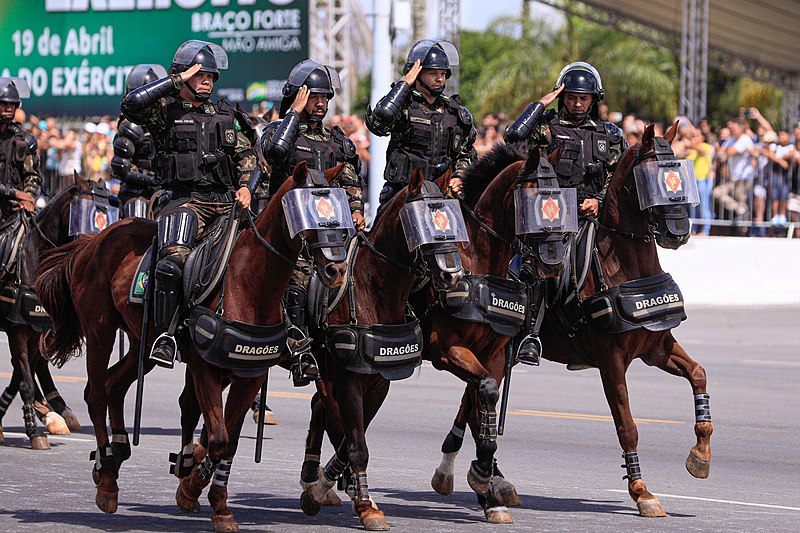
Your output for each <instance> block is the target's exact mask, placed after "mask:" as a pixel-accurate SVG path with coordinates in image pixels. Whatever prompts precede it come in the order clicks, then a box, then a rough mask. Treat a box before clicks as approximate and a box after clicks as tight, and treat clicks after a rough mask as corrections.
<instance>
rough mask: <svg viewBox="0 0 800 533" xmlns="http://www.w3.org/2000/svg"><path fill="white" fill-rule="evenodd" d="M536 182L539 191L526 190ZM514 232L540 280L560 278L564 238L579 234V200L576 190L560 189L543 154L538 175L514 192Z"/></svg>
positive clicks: (564, 254) (564, 255)
mask: <svg viewBox="0 0 800 533" xmlns="http://www.w3.org/2000/svg"><path fill="white" fill-rule="evenodd" d="M532 182H535V183H537V184H538V187H525V184H526V183H532ZM514 209H515V213H516V216H515V217H514V229H515V233H516V234H517V237H519V239H520V240H521V241H522V242H523V243H524V244H525V245H526V246H527V247H528V248H529V249H530V255H529V257H528V258H527V259H528V260H529V261H530V262H531V263H532V266H533V269H534V272H535V273H536V275H537V276H538V277H542V278H544V277H554V276H557V275H558V274H559V273H560V272H561V270H562V268H563V266H564V258H565V257H566V247H565V246H564V236H565V235H566V234H570V233H572V234H574V233H576V232H577V231H578V198H577V191H576V190H575V189H574V188H561V187H559V186H558V181H557V178H556V173H555V171H554V170H553V167H552V166H551V165H550V162H549V161H548V160H547V158H546V157H545V155H544V154H543V153H542V154H540V159H539V165H538V167H537V169H536V174H532V175H528V176H523V177H521V179H520V182H519V184H518V187H517V188H516V189H515V190H514Z"/></svg>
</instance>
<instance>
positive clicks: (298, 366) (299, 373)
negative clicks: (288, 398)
mask: <svg viewBox="0 0 800 533" xmlns="http://www.w3.org/2000/svg"><path fill="white" fill-rule="evenodd" d="M296 355H297V356H298V358H297V360H296V361H295V362H294V363H292V366H291V368H290V370H291V373H292V381H293V382H294V386H295V387H305V386H306V385H308V384H309V383H311V382H312V381H316V380H317V379H319V367H318V366H317V360H316V359H315V358H314V355H313V354H312V353H311V350H308V351H304V352H301V353H299V354H296Z"/></svg>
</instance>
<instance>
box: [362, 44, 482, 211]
mask: <svg viewBox="0 0 800 533" xmlns="http://www.w3.org/2000/svg"><path fill="white" fill-rule="evenodd" d="M456 65H458V51H457V50H456V48H455V46H453V43H451V42H449V41H439V40H434V39H424V40H422V41H417V42H416V43H415V44H414V46H413V47H411V51H409V53H408V58H407V60H406V65H405V68H404V69H403V74H404V75H403V77H402V78H401V79H400V81H398V82H397V83H396V84H394V86H393V87H392V89H391V90H390V91H389V94H387V95H386V96H384V97H383V98H381V100H380V101H379V102H378V103H377V104H376V105H375V109H370V108H367V117H366V118H367V120H366V122H367V128H369V130H370V131H371V132H372V133H374V134H375V135H378V136H382V137H383V136H386V135H391V137H390V140H389V148H388V149H387V151H386V160H387V161H386V170H385V171H384V174H383V176H384V179H385V180H386V184H385V185H384V187H383V189H382V190H381V194H380V203H381V205H384V204H386V202H388V201H389V200H390V199H391V198H392V197H393V196H394V195H395V194H396V193H397V192H398V191H399V190H400V189H402V188H403V187H405V186H406V184H407V183H408V179H409V177H410V176H411V172H412V171H413V170H414V168H416V167H421V168H422V171H423V173H424V174H425V179H428V180H435V179H437V178H438V177H439V176H441V175H442V174H444V173H445V171H447V169H448V168H450V169H452V170H453V179H452V180H451V181H450V187H451V188H452V190H453V192H455V193H456V194H460V192H461V189H462V183H461V176H462V175H463V173H464V171H465V170H466V169H467V167H469V166H470V164H472V162H473V160H474V157H475V151H474V149H473V144H474V143H475V138H476V137H477V132H476V130H475V126H474V125H473V123H472V122H473V120H472V115H471V114H470V112H469V110H467V108H466V107H464V106H462V105H461V100H460V99H459V97H458V95H453V96H451V97H447V96H444V94H443V93H444V89H445V84H446V82H447V79H448V78H450V76H451V75H452V67H454V66H456Z"/></svg>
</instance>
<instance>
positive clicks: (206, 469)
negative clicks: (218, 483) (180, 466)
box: [197, 455, 219, 481]
mask: <svg viewBox="0 0 800 533" xmlns="http://www.w3.org/2000/svg"><path fill="white" fill-rule="evenodd" d="M217 465H219V462H216V463H215V462H214V461H212V460H211V457H209V456H208V455H206V456H205V457H204V458H203V462H202V463H200V464H199V465H197V475H198V476H200V479H202V480H203V481H208V480H209V479H211V475H212V474H213V473H214V471H215V470H216V469H217Z"/></svg>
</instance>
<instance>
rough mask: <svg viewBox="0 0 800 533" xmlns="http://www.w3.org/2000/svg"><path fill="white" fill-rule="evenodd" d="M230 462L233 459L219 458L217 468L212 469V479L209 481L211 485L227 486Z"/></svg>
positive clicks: (231, 462)
mask: <svg viewBox="0 0 800 533" xmlns="http://www.w3.org/2000/svg"><path fill="white" fill-rule="evenodd" d="M231 464H233V459H220V461H219V464H218V465H217V469H216V470H215V471H214V479H213V480H212V481H211V483H212V484H213V485H219V486H220V487H227V486H228V478H229V477H230V475H231Z"/></svg>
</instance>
